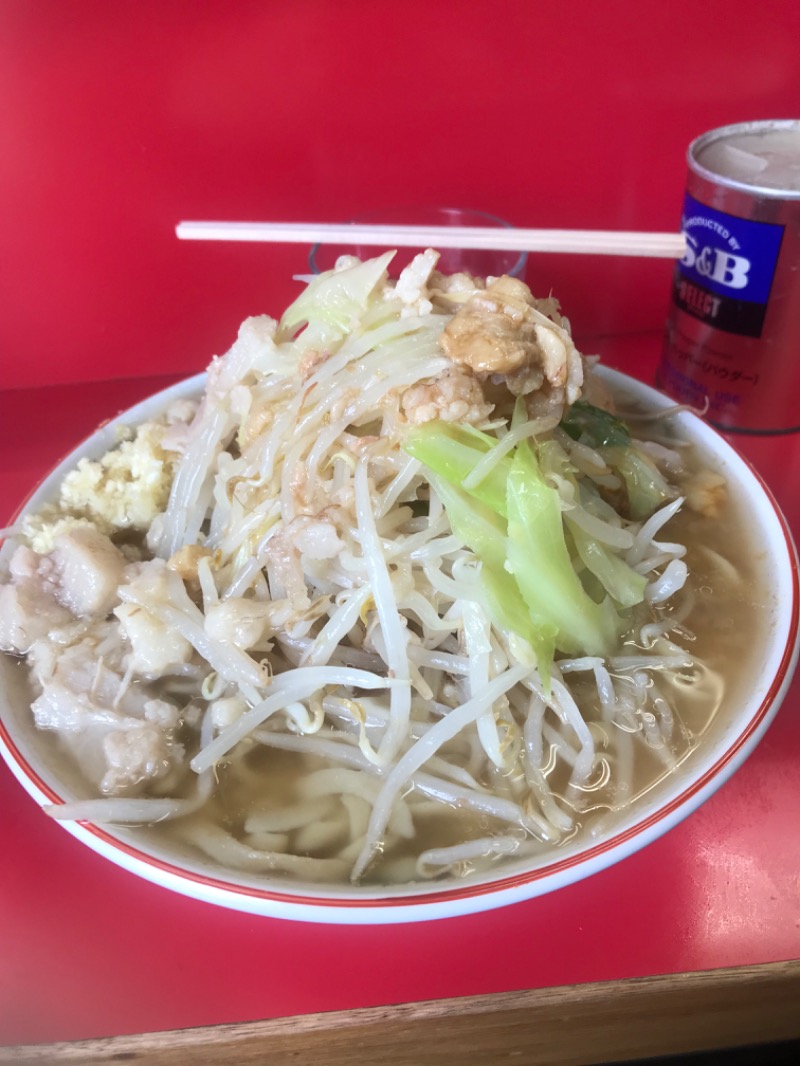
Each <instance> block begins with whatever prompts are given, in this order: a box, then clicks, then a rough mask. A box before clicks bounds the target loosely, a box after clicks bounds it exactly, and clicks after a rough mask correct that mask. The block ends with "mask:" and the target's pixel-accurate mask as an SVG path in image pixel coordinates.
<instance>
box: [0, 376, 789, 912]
mask: <svg viewBox="0 0 800 1066" xmlns="http://www.w3.org/2000/svg"><path fill="white" fill-rule="evenodd" d="M613 373H614V375H615V376H618V377H622V378H623V379H624V378H626V377H627V375H625V374H622V373H621V372H619V371H613ZM630 380H631V381H634V383H635V384H636V385H639V386H642V387H644V388H646V389H648V390H649V391H650V392H656V393H657V391H658V390H656V389H653V388H652V386H649V385H646V384H645V383H644V382H637V381H635V379H630ZM180 384H185V383H179V385H178V386H172V388H180ZM165 391H170V390H165ZM158 395H160V394H156V395H155V396H153V397H150V398H149V400H154V399H156V398H157V397H158ZM149 400H145V401H143V402H144V403H148V402H149ZM136 406H138V405H136ZM129 413H130V412H129V411H128V412H124V413H123V416H124V415H127V414H129ZM112 421H113V420H112ZM104 425H105V423H104ZM703 425H704V426H705V427H706V428H707V429H708V431H709V432H710V433H711V434H713V435H714V436H715V437H717V438H719V439H720V440H722V441H723V443H724V444H725V445H726V447H728V448H729V449H730V450H731V451H732V452H733V453H734V455H735V456H736V457H737V459H738V460H739V461H740V462H741V463H743V464H744V465H745V466H746V467H747V468H748V470H749V471H750V473H751V474H752V476H753V477H754V478H755V480H756V481H757V482H758V484H759V486H760V488H761V490H762V492H763V493H764V496H765V497H766V499H767V500H768V501H769V503H770V506H771V508H772V511H773V513H774V515H775V517H776V518H777V520H778V523H779V526H780V529H781V532H782V533H783V537H784V542H785V548H786V553H787V556H788V558H789V563H790V567H791V578H792V584H791V596H792V609H791V618H790V622H789V631H788V635H787V640H786V645H785V647H784V650H783V655H782V656H781V661H780V665H779V667H778V669H777V671H776V673H775V677H774V678H773V680H772V682H771V684H770V687H769V689H768V691H767V692H766V694H765V695H764V698H763V699H762V701H761V704H760V705H759V708H758V710H757V711H756V712H755V714H754V715H753V716H752V718H751V719H750V721H749V722H748V723H747V726H746V727H745V729H744V730H743V731H742V732H741V733H740V734H739V735H738V736H737V737H736V738H735V740H734V741H733V743H732V744H731V745H730V746H729V747H728V748H727V749H726V750H725V752H724V753H723V754H722V755H721V756H720V757H719V759H717V761H716V762H715V763H714V764H713V766H711V767H709V768H708V769H707V770H706V771H705V773H703V774H702V775H701V776H700V777H699V778H698V779H697V780H696V781H693V782H692V783H691V784H690V785H688V786H687V787H686V788H685V789H684V790H683V791H682V792H680V794H679V795H677V796H675V797H673V799H671V800H670V801H669V802H667V803H665V804H662V805H660V806H659V808H658V809H657V810H656V811H654V812H653V813H652V814H650V815H648V816H647V817H645V818H643V819H641V820H640V821H637V822H636V823H635V824H633V825H631V826H629V827H628V828H627V829H624V830H622V831H620V832H619V833H616V834H615V835H614V836H612V837H609V838H608V839H607V840H604V841H602V842H601V843H599V844H596V845H594V846H593V847H590V848H586V849H583V850H580V851H577V852H575V853H574V854H572V855H569V856H566V857H564V858H563V859H558V860H557V861H555V862H552V863H548V864H547V865H545V866H541V867H538V868H536V869H534V870H528V871H523V872H521V873H517V874H511V875H509V876H507V877H503V878H498V879H497V880H484V881H479V882H475V883H473V884H461V885H458V884H456V885H454V886H452V887H448V888H443V889H441V890H440V891H431V892H425V893H409V894H408V895H390V896H384V897H373V896H366V895H365V896H355V897H350V898H347V899H345V898H336V897H334V896H332V897H323V896H313V895H303V894H301V893H291V892H281V891H277V890H275V889H272V888H268V889H267V888H263V889H262V888H256V887H252V886H247V885H237V884H234V883H232V882H230V881H224V880H220V879H218V878H215V877H210V876H208V875H206V874H201V873H197V872H195V871H193V870H189V869H187V868H186V867H183V866H176V865H175V864H174V863H171V862H167V861H166V860H164V859H159V858H157V857H155V856H153V855H149V854H148V853H147V852H144V851H141V850H140V849H139V848H136V847H134V846H133V845H131V844H128V843H127V842H126V841H123V840H120V839H119V838H118V837H115V836H114V835H113V834H111V833H109V832H107V831H106V830H105V829H103V828H101V827H100V826H97V825H95V824H94V823H92V822H86V821H79V822H77V823H75V824H77V825H79V826H80V827H81V828H82V829H83V830H84V831H85V832H86V833H89V834H90V835H92V836H94V837H95V838H96V839H97V840H98V841H100V842H102V843H103V844H105V845H106V846H107V847H110V848H111V849H112V851H116V852H120V853H122V854H124V855H126V856H128V857H129V858H130V859H133V860H134V861H135V862H136V863H138V864H140V865H142V866H144V867H150V868H152V869H153V870H157V871H160V872H161V873H163V874H168V875H170V876H171V877H173V878H175V879H176V880H177V881H179V882H191V883H192V884H195V885H199V886H202V887H204V888H206V889H209V890H213V891H214V892H217V893H221V894H222V895H228V896H235V897H241V898H247V899H252V900H255V901H262V902H264V903H276V904H286V905H293V906H295V907H300V908H317V909H322V910H325V909H334V910H354V911H356V910H376V911H377V910H382V909H399V908H403V907H417V908H424V907H426V906H430V905H434V904H442V903H449V902H455V901H459V900H467V899H473V898H475V897H484V896H485V897H492V896H495V895H497V894H500V893H503V892H506V891H509V890H513V889H515V888H522V887H523V886H526V885H530V884H535V883H537V882H540V881H543V880H544V879H545V878H550V877H553V876H556V875H558V874H560V873H564V872H566V871H568V870H571V869H573V868H574V867H576V866H581V865H584V864H587V863H590V862H591V861H592V860H593V859H597V858H599V857H600V856H603V855H606V854H607V853H609V852H613V851H615V850H617V849H618V848H620V847H622V846H623V845H625V844H626V843H628V842H629V841H631V840H633V839H634V838H635V837H637V836H639V835H640V834H642V833H645V832H647V830H649V829H651V828H652V827H654V826H656V825H658V824H659V823H660V822H663V821H665V820H666V819H668V818H670V816H672V815H674V814H676V813H677V812H678V811H679V810H680V808H681V807H683V806H684V805H685V804H686V803H687V802H688V801H689V800H691V799H692V798H693V797H695V796H696V795H697V794H698V793H699V792H702V790H703V789H704V788H705V787H706V786H707V785H708V784H710V782H711V781H713V780H714V779H715V778H716V777H718V776H719V775H720V773H721V772H722V771H723V770H724V769H725V768H726V767H727V766H728V765H729V764H730V763H731V762H732V761H733V759H734V758H735V756H736V755H737V754H738V753H739V752H740V751H741V749H742V748H743V747H744V746H745V745H746V744H747V742H748V741H749V740H750V739H751V738H752V737H753V735H754V734H755V733H757V732H758V730H759V728H760V727H761V725H762V724H763V723H764V720H765V718H767V716H768V714H769V711H770V709H771V708H772V706H773V703H774V701H775V699H776V697H777V695H778V693H779V691H780V689H781V687H782V686H783V684H784V682H785V681H786V679H787V673H788V671H789V668H790V665H791V662H792V659H793V657H794V654H795V652H796V646H797V643H798V625H799V624H800V580H799V578H798V559H797V555H796V553H795V550H794V541H793V539H792V536H791V532H790V530H789V527H788V525H787V522H786V519H785V518H784V515H783V513H782V511H781V508H780V507H779V505H778V503H777V501H776V500H775V497H774V496H773V494H772V492H771V490H770V489H769V487H768V486H767V484H766V483H765V481H764V479H763V478H762V477H761V475H760V474H759V473H758V471H757V470H756V469H755V468H754V467H753V465H752V464H751V463H750V462H749V461H748V460H747V459H745V458H744V457H743V456H742V455H740V454H739V453H738V452H737V451H736V449H735V448H733V447H732V445H730V444H729V442H728V441H726V440H725V439H724V437H723V436H722V434H721V433H719V432H718V431H717V430H716V429H715V428H714V427H713V426H710V425H708V423H703ZM100 428H102V427H100ZM95 432H98V431H95ZM93 436H94V433H92V434H89V436H87V437H86V438H85V439H84V441H83V443H84V444H85V443H86V442H87V441H89V440H91V438H92V437H93ZM80 447H81V445H78V446H77V447H76V448H75V449H72V451H71V452H69V453H67V456H65V458H68V457H69V456H70V455H71V454H72V452H74V451H76V450H78V449H79V448H80ZM61 461H62V462H63V461H64V460H61ZM59 465H60V463H56V464H55V465H54V467H53V470H51V472H50V473H48V474H46V475H45V476H44V477H43V478H42V479H40V481H39V482H38V483H37V485H36V486H35V487H34V488H33V489H32V490H31V492H30V493H28V495H27V496H26V498H25V500H24V501H23V502H22V503H21V504H20V506H19V507H18V508H17V510H16V512H15V514H14V515H13V517H12V522H13V521H15V520H16V518H17V517H18V516H19V515H20V514H21V513H23V511H24V510H25V507H26V505H27V503H28V501H29V500H30V499H31V498H32V497H33V496H34V495H35V493H36V492H37V491H38V489H39V488H40V487H41V486H42V485H43V484H44V483H45V482H46V481H47V480H48V479H49V478H50V477H51V476H52V473H53V471H54V470H55V469H57V467H58V466H59ZM0 544H2V542H1V541H0ZM0 739H1V740H2V741H3V743H4V745H5V747H6V750H7V751H8V753H9V754H10V755H11V757H12V758H13V759H14V761H15V762H16V764H17V767H18V770H19V771H20V772H21V774H22V775H23V776H24V777H25V778H27V780H28V781H29V782H30V783H31V784H32V785H34V786H35V787H36V789H38V790H39V792H41V793H42V794H43V795H45V796H46V797H47V798H48V800H49V801H50V803H52V804H54V805H56V806H57V805H59V804H63V803H64V802H65V800H64V799H63V798H62V797H61V796H59V795H58V793H57V792H55V791H54V789H53V788H52V787H51V786H50V785H49V784H48V783H47V782H46V781H44V780H43V779H42V778H41V777H40V776H39V774H38V773H37V772H36V771H35V770H34V769H33V768H32V767H31V766H30V765H29V763H28V762H27V760H26V759H25V757H24V756H23V755H22V753H21V752H20V750H19V748H18V747H17V745H16V742H15V741H14V740H13V738H12V737H11V735H10V734H9V732H8V729H7V728H6V726H5V724H4V723H3V721H2V720H0ZM687 813H689V812H687ZM87 843H88V842H87ZM90 846H91V845H90ZM103 854H106V853H105V852H103ZM106 857H107V858H108V859H109V860H110V861H114V859H113V857H112V856H110V855H106ZM575 880H577V878H576V879H575Z"/></svg>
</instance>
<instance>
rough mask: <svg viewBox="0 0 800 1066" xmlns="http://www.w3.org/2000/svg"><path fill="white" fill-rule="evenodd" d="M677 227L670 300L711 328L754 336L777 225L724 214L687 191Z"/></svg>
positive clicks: (776, 246)
mask: <svg viewBox="0 0 800 1066" xmlns="http://www.w3.org/2000/svg"><path fill="white" fill-rule="evenodd" d="M682 228H683V232H684V234H685V236H686V255H685V256H684V257H683V259H682V260H681V262H680V263H679V264H678V266H677V269H676V271H675V283H674V287H673V299H674V300H675V303H676V304H677V305H678V306H679V307H680V308H681V309H682V310H684V311H686V312H687V313H688V314H690V315H693V316H694V317H695V318H699V319H701V320H702V321H704V322H708V323H709V325H713V326H714V328H715V329H722V330H725V331H727V332H728V333H739V334H742V335H743V336H747V337H760V336H761V330H762V328H763V326H764V316H765V314H766V310H767V303H768V301H769V293H770V289H771V287H772V279H773V277H774V275H775V267H776V265H777V262H778V254H779V252H780V249H781V240H782V239H783V226H779V225H776V224H775V223H772V222H757V221H755V220H754V219H749V218H739V217H737V216H736V215H728V214H725V212H723V211H717V210H715V209H714V208H713V207H706V205H705V204H701V203H698V201H697V200H695V199H694V198H693V197H692V196H689V195H688V194H687V196H686V200H685V202H684V208H683V220H682Z"/></svg>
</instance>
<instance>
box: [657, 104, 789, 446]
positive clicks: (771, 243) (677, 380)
mask: <svg viewBox="0 0 800 1066" xmlns="http://www.w3.org/2000/svg"><path fill="white" fill-rule="evenodd" d="M687 163H688V180H687V188H686V198H685V200H684V207H683V219H682V229H683V232H684V235H685V237H686V254H685V256H684V258H683V259H682V260H681V261H680V262H679V263H678V264H676V267H675V275H674V280H673V287H672V301H671V305H670V311H669V316H668V319H667V328H666V335H665V340H664V351H663V355H662V359H661V363H660V365H659V368H658V372H657V375H656V380H657V383H658V385H659V387H660V388H662V389H663V390H664V391H665V392H667V393H668V394H669V395H670V396H672V397H673V398H674V399H675V400H677V401H678V402H680V403H685V404H689V405H691V406H692V407H696V408H700V409H705V412H706V418H707V419H708V421H709V422H712V423H713V424H714V425H716V426H718V427H720V428H722V429H725V430H736V431H739V432H744V433H787V432H791V431H796V430H800V120H775V121H764V122H745V123H740V124H738V125H734V126H725V127H723V128H721V129H717V130H712V131H711V132H709V133H705V134H703V135H702V136H701V137H698V138H697V139H696V140H695V141H693V142H692V143H691V144H690V146H689V150H688V153H687Z"/></svg>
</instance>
